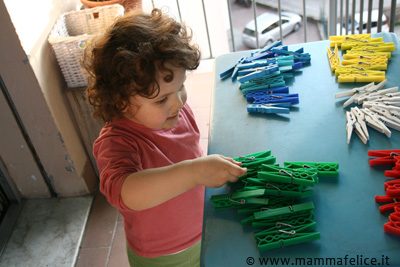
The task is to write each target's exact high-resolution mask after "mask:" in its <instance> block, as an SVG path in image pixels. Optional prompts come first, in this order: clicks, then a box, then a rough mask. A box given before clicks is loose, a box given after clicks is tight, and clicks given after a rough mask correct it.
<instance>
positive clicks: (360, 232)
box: [202, 33, 400, 266]
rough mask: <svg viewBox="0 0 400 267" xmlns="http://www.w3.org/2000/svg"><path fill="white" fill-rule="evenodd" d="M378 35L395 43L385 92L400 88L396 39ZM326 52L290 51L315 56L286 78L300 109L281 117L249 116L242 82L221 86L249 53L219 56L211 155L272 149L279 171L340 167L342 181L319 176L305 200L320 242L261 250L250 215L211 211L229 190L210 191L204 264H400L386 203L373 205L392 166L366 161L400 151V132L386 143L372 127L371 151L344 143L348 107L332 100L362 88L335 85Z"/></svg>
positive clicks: (312, 46)
mask: <svg viewBox="0 0 400 267" xmlns="http://www.w3.org/2000/svg"><path fill="white" fill-rule="evenodd" d="M378 36H383V37H384V41H385V42H395V45H396V51H395V52H393V53H392V58H391V59H390V60H389V65H388V70H387V73H386V77H387V79H388V83H387V85H386V88H389V87H393V86H399V85H400V67H399V66H400V46H399V39H398V37H397V36H396V35H395V34H392V33H379V34H375V35H373V37H378ZM327 46H329V41H319V42H312V43H306V44H298V45H290V46H289V50H291V51H294V50H296V49H299V48H301V47H303V48H304V52H305V53H309V54H311V64H310V65H309V66H306V67H304V68H302V69H301V71H300V72H299V73H298V74H296V75H295V77H294V78H292V79H289V80H287V82H286V85H287V86H289V92H290V93H298V94H299V99H300V103H299V104H298V105H297V108H294V109H292V110H291V113H290V114H284V115H282V116H280V115H274V114H272V115H266V114H256V115H254V114H249V113H247V111H246V105H247V101H246V100H245V98H244V97H243V95H242V94H241V92H240V90H239V89H238V86H239V83H238V82H232V81H231V80H230V79H226V80H220V78H219V74H220V73H221V72H222V71H224V70H225V69H226V68H228V67H229V66H230V65H232V64H233V63H234V62H236V61H237V60H238V59H239V58H240V57H242V56H248V55H249V54H250V52H249V51H244V52H236V53H230V54H226V55H222V56H220V57H218V58H216V60H215V66H214V89H213V97H212V109H211V119H210V135H209V154H223V155H226V156H230V157H238V156H244V155H248V154H252V153H256V152H260V151H265V150H271V151H272V155H273V156H275V157H276V158H277V163H280V165H281V166H283V162H284V161H309V162H338V163H339V165H340V167H339V177H337V178H326V177H321V178H320V182H319V184H317V185H316V186H315V187H314V196H313V197H310V198H307V199H305V201H312V202H313V203H314V206H315V209H314V213H315V215H314V221H316V222H317V230H316V231H318V232H320V233H321V239H320V240H316V241H312V242H308V243H303V244H298V245H294V246H289V247H285V248H281V249H273V250H269V251H264V252H259V251H258V249H257V244H256V240H255V237H254V232H255V231H254V230H253V229H252V228H251V227H250V226H246V227H243V226H242V225H241V224H240V221H241V220H242V219H244V218H245V216H242V215H238V214H237V212H236V211H235V210H231V209H229V210H219V211H214V209H213V205H212V203H211V202H210V197H211V196H213V195H218V194H226V193H229V192H231V189H230V187H229V186H228V185H226V186H223V187H221V188H217V189H213V188H207V189H206V200H205V209H204V225H203V228H204V231H203V242H202V265H203V266H248V265H247V264H248V263H251V259H250V262H246V260H248V257H252V258H254V260H255V263H254V265H253V266H260V264H259V258H260V257H261V258H275V259H288V260H291V262H290V263H289V264H288V265H294V264H295V259H296V258H303V259H306V260H308V261H310V260H311V261H314V263H313V264H312V265H319V264H316V263H315V261H316V260H318V258H335V260H336V262H339V259H341V260H342V265H350V264H351V262H350V261H349V259H350V258H354V260H355V261H354V262H353V263H356V264H355V265H365V264H366V263H369V260H370V259H371V258H376V260H377V261H376V264H377V265H378V264H379V265H386V264H390V265H400V237H398V236H395V235H391V234H388V233H385V232H384V231H383V225H384V223H385V222H387V221H388V215H389V213H385V214H381V213H379V206H380V205H381V204H380V203H376V202H375V195H385V190H384V187H383V184H384V182H385V181H386V180H388V178H387V177H384V170H385V169H390V168H391V166H384V167H379V168H377V167H371V166H369V157H368V155H367V152H368V150H383V149H400V132H398V131H395V130H392V136H391V137H390V138H387V137H386V136H385V135H384V134H381V133H379V132H377V131H375V130H374V129H372V128H370V127H368V130H369V134H370V140H369V142H368V143H367V144H366V145H364V144H363V143H362V141H361V140H360V139H359V138H358V136H357V135H356V134H355V133H353V136H352V139H351V142H350V144H347V133H346V115H345V112H346V110H349V107H348V108H346V109H343V107H342V105H343V103H344V101H345V100H346V98H343V99H335V98H334V95H335V93H338V92H343V91H344V90H348V89H352V88H354V87H358V86H362V85H364V84H363V83H341V84H339V83H337V78H336V77H335V76H334V74H333V73H332V72H331V71H330V67H329V62H328V58H327V52H326V47H327ZM346 255H347V256H346ZM345 257H347V260H346V261H347V264H345ZM367 258H368V259H367ZM356 260H357V261H356ZM364 260H366V261H365V262H364ZM309 263H310V262H309ZM282 264H283V263H278V264H277V265H282ZM332 265H333V264H332Z"/></svg>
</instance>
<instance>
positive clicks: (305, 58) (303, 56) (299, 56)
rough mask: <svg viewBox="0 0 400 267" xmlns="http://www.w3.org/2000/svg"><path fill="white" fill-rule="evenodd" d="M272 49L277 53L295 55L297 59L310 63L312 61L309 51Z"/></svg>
mask: <svg viewBox="0 0 400 267" xmlns="http://www.w3.org/2000/svg"><path fill="white" fill-rule="evenodd" d="M271 51H272V52H273V53H275V54H277V55H293V56H294V58H295V60H297V61H300V62H302V63H309V62H310V61H311V56H310V54H308V53H298V52H293V51H286V50H281V49H272V50H271Z"/></svg>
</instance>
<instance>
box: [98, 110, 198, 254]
mask: <svg viewBox="0 0 400 267" xmlns="http://www.w3.org/2000/svg"><path fill="white" fill-rule="evenodd" d="M199 139H200V133H199V129H198V128H197V125H196V122H195V120H194V115H193V112H192V110H191V109H190V107H189V106H188V105H187V104H186V105H185V106H184V107H183V108H182V110H181V112H180V117H179V120H178V122H177V124H176V125H175V126H174V127H173V128H172V129H168V130H165V129H160V130H152V129H149V128H147V127H145V126H142V125H139V124H137V123H134V122H132V121H130V120H129V119H127V118H121V119H119V120H116V121H113V122H112V123H108V124H107V125H106V126H104V128H103V129H102V131H101V133H100V136H99V138H98V139H97V140H96V142H95V143H94V156H95V157H96V161H97V165H98V168H99V171H100V190H101V192H102V193H103V194H104V195H105V196H106V197H107V199H108V201H109V202H110V203H111V205H113V206H114V207H116V208H117V209H118V210H119V211H120V213H121V214H122V216H123V217H124V227H125V234H126V238H127V241H128V244H129V247H130V248H131V249H132V250H133V251H134V252H135V253H136V254H137V255H139V256H142V257H158V256H163V255H168V254H173V253H176V252H179V251H181V250H184V249H186V248H188V247H190V246H192V245H193V244H195V243H196V242H198V241H199V240H200V239H201V233H202V223H203V207H204V186H197V187H195V188H193V189H191V190H189V191H187V192H185V193H183V194H181V195H179V196H177V197H175V198H173V199H170V200H168V201H166V202H164V203H162V204H160V205H158V206H156V207H153V208H150V209H146V210H142V211H133V210H131V209H129V208H128V207H126V206H125V205H124V203H123V202H122V200H121V197H120V193H121V187H122V184H123V182H124V180H125V178H126V177H127V176H128V175H129V174H131V173H133V172H137V171H141V170H145V169H150V168H157V167H163V166H167V165H171V164H174V163H178V162H180V161H183V160H187V159H194V158H198V157H200V156H201V155H202V149H201V147H200V144H199Z"/></svg>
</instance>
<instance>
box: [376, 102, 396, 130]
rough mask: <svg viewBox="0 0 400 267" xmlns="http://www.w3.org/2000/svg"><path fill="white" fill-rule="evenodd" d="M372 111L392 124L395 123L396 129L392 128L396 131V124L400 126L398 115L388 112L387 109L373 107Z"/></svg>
mask: <svg viewBox="0 0 400 267" xmlns="http://www.w3.org/2000/svg"><path fill="white" fill-rule="evenodd" d="M371 110H372V111H373V112H375V113H377V114H379V115H380V116H381V117H383V118H386V119H387V120H389V121H390V122H393V123H394V128H393V127H392V128H393V129H396V124H397V125H400V118H399V117H397V116H396V115H394V114H393V113H392V112H390V111H389V110H387V109H385V108H381V107H372V108H371ZM389 127H390V126H389Z"/></svg>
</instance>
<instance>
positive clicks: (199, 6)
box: [144, 0, 397, 59]
mask: <svg viewBox="0 0 400 267" xmlns="http://www.w3.org/2000/svg"><path fill="white" fill-rule="evenodd" d="M144 1H149V0H144ZM235 2H243V1H239V0H226V1H225V0H189V1H187V0H186V1H184V0H151V7H157V8H162V7H168V9H169V11H170V13H175V14H176V19H179V20H180V21H181V22H182V21H185V22H186V20H190V19H193V17H194V16H196V17H197V21H196V22H195V23H194V24H193V23H192V25H194V27H195V28H196V27H197V28H196V29H200V31H202V32H203V33H202V34H199V36H200V38H199V40H200V42H202V44H200V47H201V48H202V51H203V58H204V59H206V58H214V57H215V55H216V54H219V53H221V50H219V49H217V48H215V46H216V45H217V44H219V43H220V42H221V40H222V39H221V38H225V39H226V40H229V41H228V43H229V45H228V46H229V47H228V48H227V51H223V50H222V53H228V52H235V51H236V45H235V44H236V42H237V41H238V40H237V39H238V38H237V36H236V37H235V34H234V27H233V24H234V23H233V22H234V21H235V19H237V18H236V17H234V16H233V15H232V4H237V3H235ZM294 2H295V3H296V5H294ZM300 3H301V2H300V1H294V0H252V1H251V7H250V8H251V9H252V14H253V16H252V19H254V21H256V17H257V8H258V6H259V5H264V6H265V5H267V6H270V7H271V8H273V9H274V10H276V13H277V14H278V15H279V33H280V40H282V41H283V42H284V36H283V34H282V19H281V17H282V12H283V11H292V12H294V13H301V14H299V15H300V16H302V18H303V20H302V21H303V23H302V26H303V33H304V34H303V35H304V42H307V40H308V26H307V18H311V19H312V20H313V22H314V21H315V22H316V23H319V24H320V25H321V27H320V28H322V34H321V35H322V36H321V39H326V38H327V36H330V35H343V34H358V33H362V32H367V33H371V29H374V31H375V30H376V32H381V31H382V29H383V26H385V30H386V31H387V29H388V31H390V32H394V28H395V23H396V6H397V3H396V0H391V1H390V5H389V4H388V0H386V3H385V2H384V0H365V1H364V0H322V1H320V0H302V8H299V5H300ZM320 5H322V7H320V11H319V12H316V11H315V9H316V7H315V6H320ZM215 9H218V12H220V13H219V14H217V15H216V14H215V11H216V10H215ZM290 9H292V10H290ZM294 9H295V10H294ZM171 11H172V12H171ZM225 12H226V14H224V13H225ZM376 12H378V19H377V21H375V20H374V18H373V17H374V16H372V15H373V14H374V13H376ZM315 13H319V14H315ZM384 13H385V14H386V15H385V16H382V14H384ZM382 17H385V18H386V19H387V20H386V21H384V20H382ZM226 18H228V19H227V22H226ZM220 23H222V24H226V26H225V27H226V31H225V33H223V34H220V33H219V34H217V35H218V36H217V37H216V36H215V31H216V27H218V26H219V25H218V24H220ZM198 24H201V25H202V26H200V25H198ZM216 25H217V26H216ZM357 25H359V27H357ZM362 25H365V26H364V27H363V26H362ZM189 26H190V27H192V26H191V25H189ZM243 27H244V25H243ZM258 27H259V25H257V23H255V32H258ZM196 29H195V30H194V31H195V32H196ZM197 31H199V30H197ZM224 34H225V35H226V36H222V35H224ZM255 37H256V43H257V48H259V47H260V43H259V40H258V38H259V37H258V35H257V34H255ZM217 50H218V51H217Z"/></svg>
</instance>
